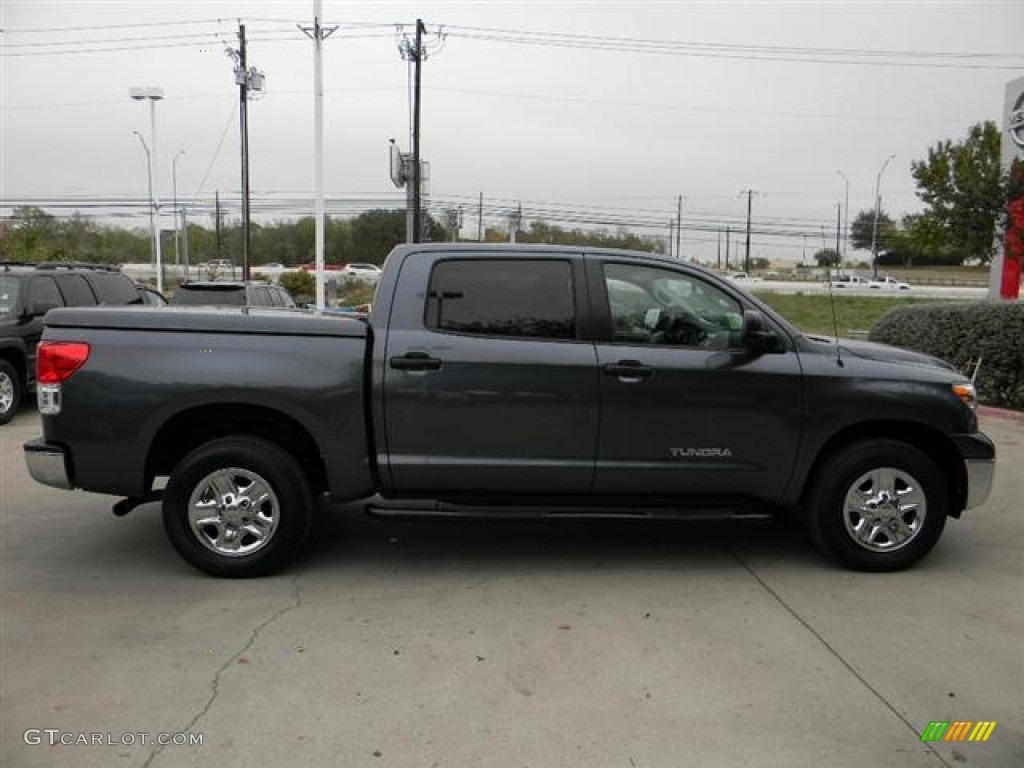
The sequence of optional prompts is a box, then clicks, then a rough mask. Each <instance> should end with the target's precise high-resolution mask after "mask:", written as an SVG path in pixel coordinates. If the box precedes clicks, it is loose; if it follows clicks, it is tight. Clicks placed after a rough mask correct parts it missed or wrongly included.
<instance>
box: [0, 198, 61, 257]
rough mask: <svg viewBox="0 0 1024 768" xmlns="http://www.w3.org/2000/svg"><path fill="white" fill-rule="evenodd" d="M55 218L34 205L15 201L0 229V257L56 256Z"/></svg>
mask: <svg viewBox="0 0 1024 768" xmlns="http://www.w3.org/2000/svg"><path fill="white" fill-rule="evenodd" d="M59 241H60V232H59V228H58V222H57V219H55V218H54V217H53V216H51V215H50V214H48V213H47V212H46V211H44V210H43V209H42V208H37V207H36V206H34V205H19V206H17V207H15V209H14V210H13V211H12V212H11V217H10V219H8V220H7V221H5V222H4V226H3V229H2V230H0V259H6V260H9V261H46V260H48V259H56V258H60V256H61V250H60V246H59Z"/></svg>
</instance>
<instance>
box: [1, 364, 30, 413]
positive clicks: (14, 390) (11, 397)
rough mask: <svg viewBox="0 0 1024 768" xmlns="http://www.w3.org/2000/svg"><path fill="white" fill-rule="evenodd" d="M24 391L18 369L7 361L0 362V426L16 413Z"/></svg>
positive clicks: (23, 384) (23, 383)
mask: <svg viewBox="0 0 1024 768" xmlns="http://www.w3.org/2000/svg"><path fill="white" fill-rule="evenodd" d="M24 391H25V382H24V381H22V378H21V376H20V375H19V374H18V369H17V368H15V367H14V366H13V365H12V364H11V363H10V362H8V361H7V360H0V424H6V423H7V422H9V421H10V420H11V419H13V418H14V416H15V414H17V413H18V409H19V408H20V407H21V398H22V395H23V394H24Z"/></svg>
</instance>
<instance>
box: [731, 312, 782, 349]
mask: <svg viewBox="0 0 1024 768" xmlns="http://www.w3.org/2000/svg"><path fill="white" fill-rule="evenodd" d="M740 340H741V341H742V342H743V346H744V347H746V348H747V349H749V350H750V351H751V352H755V353H757V354H764V353H766V352H778V351H780V350H781V349H782V339H780V338H779V335H778V334H777V333H776V332H775V331H773V330H772V329H771V328H769V327H768V324H767V323H766V322H765V319H764V315H762V314H761V313H760V312H758V311H757V310H756V309H748V310H745V311H744V312H743V331H742V333H741V335H740Z"/></svg>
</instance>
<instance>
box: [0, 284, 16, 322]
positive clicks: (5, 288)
mask: <svg viewBox="0 0 1024 768" xmlns="http://www.w3.org/2000/svg"><path fill="white" fill-rule="evenodd" d="M20 291H21V280H19V279H18V278H16V277H9V276H5V275H0V317H8V316H11V315H13V314H14V313H15V312H16V311H17V306H18V294H19V293H20Z"/></svg>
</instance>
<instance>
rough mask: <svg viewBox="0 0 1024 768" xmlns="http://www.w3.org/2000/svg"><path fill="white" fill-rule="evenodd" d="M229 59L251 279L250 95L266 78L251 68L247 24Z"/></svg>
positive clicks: (245, 258) (245, 262)
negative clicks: (235, 94)
mask: <svg viewBox="0 0 1024 768" xmlns="http://www.w3.org/2000/svg"><path fill="white" fill-rule="evenodd" d="M227 54H228V56H230V57H231V59H232V60H234V62H235V84H236V85H237V86H238V102H239V104H238V128H239V132H240V133H241V145H242V279H243V280H248V279H249V266H250V265H249V247H250V244H251V238H250V233H249V218H250V216H249V92H250V91H252V92H254V93H262V92H263V88H264V81H265V80H266V78H265V77H264V76H263V73H262V72H260V71H259V70H257V69H256V68H255V67H252V68H250V67H249V66H248V59H247V53H246V41H245V24H239V25H238V50H233V49H231V48H229V49H228V50H227Z"/></svg>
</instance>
